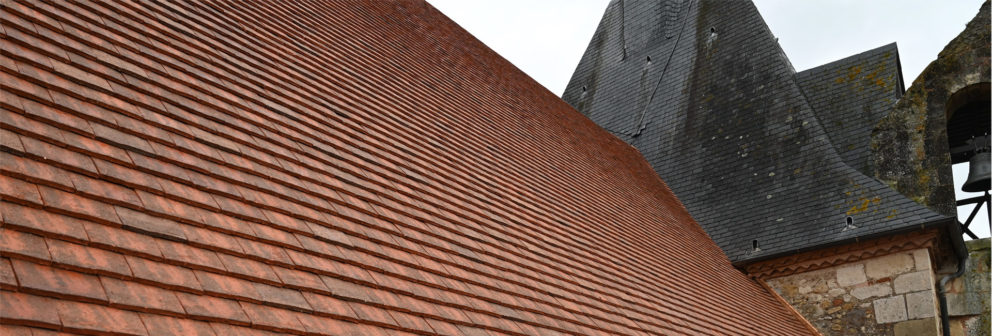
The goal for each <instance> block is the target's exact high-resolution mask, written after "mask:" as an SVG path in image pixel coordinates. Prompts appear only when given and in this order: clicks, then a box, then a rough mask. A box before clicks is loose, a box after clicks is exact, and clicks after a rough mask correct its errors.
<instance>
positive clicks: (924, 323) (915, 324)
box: [892, 318, 940, 336]
mask: <svg viewBox="0 0 992 336" xmlns="http://www.w3.org/2000/svg"><path fill="white" fill-rule="evenodd" d="M892 331H893V332H894V333H895V336H938V335H940V334H939V333H938V331H937V319H933V318H928V319H922V320H910V321H905V322H899V323H896V325H895V327H894V328H892Z"/></svg>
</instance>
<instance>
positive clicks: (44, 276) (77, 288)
mask: <svg viewBox="0 0 992 336" xmlns="http://www.w3.org/2000/svg"><path fill="white" fill-rule="evenodd" d="M11 264H12V265H13V267H14V274H16V275H17V281H18V283H19V284H20V286H21V288H23V289H25V290H29V291H36V292H41V293H44V294H47V295H52V296H56V297H63V298H77V299H80V300H87V301H93V302H107V295H106V293H104V290H103V286H102V285H101V284H100V278H99V277H97V276H94V275H89V274H84V273H79V272H73V271H68V270H63V269H58V268H53V267H49V266H44V265H39V264H35V263H33V262H30V261H23V260H20V259H13V260H11Z"/></svg>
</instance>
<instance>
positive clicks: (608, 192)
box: [0, 0, 811, 335]
mask: <svg viewBox="0 0 992 336" xmlns="http://www.w3.org/2000/svg"><path fill="white" fill-rule="evenodd" d="M3 4H4V5H3V6H2V7H0V10H2V12H3V13H2V15H3V18H4V20H3V23H2V26H0V27H2V31H3V34H4V37H3V40H2V43H3V45H2V56H0V70H2V71H0V84H2V89H3V92H2V93H3V94H2V95H0V112H2V116H3V117H2V120H3V123H2V137H0V139H2V143H0V144H2V159H0V171H2V173H3V174H2V176H0V191H2V197H3V202H2V205H0V213H2V218H3V222H2V224H3V226H2V228H0V288H2V299H0V322H2V325H0V334H11V333H12V334H24V333H29V332H32V331H33V332H34V333H35V334H40V333H41V332H43V331H52V330H59V331H64V332H68V333H80V334H82V333H85V334H101V333H113V334H123V335H146V334H148V335H164V334H183V335H186V334H191V335H192V334H197V335H269V334H274V333H288V334H307V335H380V334H381V335H386V334H388V335H405V334H423V335H434V334H443V335H462V334H465V335H558V334H576V335H578V334H582V335H588V334H628V335H646V334H652V335H660V334H692V335H717V334H721V335H722V334H735V335H745V334H755V335H798V334H811V331H810V330H809V329H806V324H805V323H804V321H803V320H802V318H801V317H799V316H798V314H795V313H794V311H792V310H791V309H790V308H788V307H787V306H786V305H785V304H784V302H781V301H779V300H777V299H776V297H775V296H774V294H772V293H770V292H769V291H767V290H766V289H764V288H763V287H762V286H760V285H759V284H757V283H756V282H754V281H752V280H751V279H749V278H747V277H746V276H745V275H744V274H742V273H741V272H739V271H737V270H736V269H734V268H733V267H732V265H731V264H730V262H729V261H728V260H727V259H726V257H725V256H724V255H723V254H722V253H721V252H720V250H719V248H718V247H717V246H716V245H715V244H714V243H713V242H712V241H711V240H710V239H708V238H707V236H706V234H705V233H704V232H703V231H702V230H701V229H700V228H699V226H698V225H697V224H696V223H695V222H694V221H693V220H692V219H691V218H690V216H689V215H688V213H687V212H686V211H685V208H683V207H682V206H681V204H680V203H679V202H678V200H677V199H676V198H675V197H674V196H673V195H672V193H671V191H670V190H669V189H668V188H667V187H666V186H665V184H664V183H663V182H662V181H661V180H660V179H659V178H658V177H657V175H656V174H654V172H653V171H652V170H651V168H650V166H649V165H648V164H647V162H645V161H644V159H643V158H642V157H641V156H640V155H639V154H638V153H637V152H636V151H635V150H634V149H633V148H631V147H629V146H628V145H627V144H625V143H623V142H622V141H620V140H619V139H617V138H615V137H613V136H611V135H610V134H608V133H607V132H605V131H603V130H602V129H600V128H599V127H598V126H596V125H595V124H594V123H592V122H591V121H589V120H588V119H586V118H583V117H582V116H581V115H580V114H579V113H577V112H576V111H575V110H573V109H572V108H571V107H569V106H568V104H566V103H564V102H563V101H562V100H561V99H559V98H557V97H555V96H554V95H553V94H552V93H550V92H548V91H547V90H546V89H544V88H543V87H541V86H540V85H539V84H538V83H536V82H534V81H533V80H532V79H530V78H528V77H527V76H525V75H524V74H523V73H522V72H521V71H519V70H518V69H516V68H515V67H513V66H512V65H511V64H510V63H509V62H507V61H506V60H504V59H502V58H501V57H499V56H498V55H497V54H496V53H494V52H493V51H492V50H490V49H488V48H486V47H485V46H484V45H483V44H482V43H481V42H479V41H478V40H476V39H474V38H473V37H472V36H470V35H469V34H468V33H467V32H465V31H464V30H462V29H461V28H460V27H458V26H457V25H456V24H454V23H453V22H452V21H451V20H449V19H448V18H446V17H445V16H443V15H442V14H440V13H439V12H438V11H436V10H435V9H433V8H432V7H430V6H429V5H427V4H426V3H422V2H386V1H365V2H355V1H349V2H341V1H329V2H322V3H315V2H293V3H289V2H272V3H267V2H252V3H251V4H248V3H244V2H228V1H191V2H175V3H174V2H167V1H166V2H151V1H139V2H129V1H118V0H114V1H107V2H93V3H91V2H68V1H53V2H34V1H4V2H3Z"/></svg>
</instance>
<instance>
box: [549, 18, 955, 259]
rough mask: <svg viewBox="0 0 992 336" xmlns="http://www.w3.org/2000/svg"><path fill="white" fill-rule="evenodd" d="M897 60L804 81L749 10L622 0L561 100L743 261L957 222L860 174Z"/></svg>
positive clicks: (875, 57)
mask: <svg viewBox="0 0 992 336" xmlns="http://www.w3.org/2000/svg"><path fill="white" fill-rule="evenodd" d="M672 15H675V16H676V17H678V19H677V20H673V19H672ZM670 29H674V30H675V31H676V33H674V34H669V33H668V31H669V30H670ZM890 51H894V46H891V47H889V46H887V47H883V48H882V49H877V50H873V51H869V52H866V53H864V54H862V55H859V56H856V57H854V58H851V59H845V60H842V61H838V62H836V63H832V64H828V65H825V66H823V67H820V68H816V69H811V70H809V71H806V72H803V73H801V74H798V75H797V74H796V73H795V70H794V69H793V67H792V65H791V64H790V63H789V61H788V58H787V57H786V56H785V54H784V52H783V51H782V49H781V47H780V46H779V45H778V43H777V40H776V39H775V38H774V36H773V35H772V33H771V32H770V31H769V29H768V27H767V26H766V25H765V23H764V21H763V20H762V19H761V16H760V15H759V13H758V11H757V9H756V8H755V6H754V4H753V3H751V2H750V1H691V0H684V1H683V0H667V1H636V0H631V1H613V2H611V3H610V5H609V6H608V8H607V10H606V13H605V14H604V16H603V19H602V21H601V22H600V25H599V27H598V29H597V30H596V33H595V34H594V36H593V37H592V40H591V42H590V43H589V47H588V49H586V51H585V54H584V55H583V57H582V59H581V61H580V63H579V65H578V66H577V68H576V70H575V73H574V74H573V76H572V79H571V80H570V82H569V84H568V86H567V88H566V90H565V93H564V95H563V98H564V100H565V101H567V102H569V103H570V104H571V105H572V106H574V107H575V108H576V109H577V110H579V111H580V112H582V113H583V114H585V115H586V116H588V117H589V118H591V119H592V120H593V121H595V122H596V123H597V124H599V125H601V126H603V127H604V128H605V129H607V130H609V131H610V132H612V133H613V134H615V135H617V136H618V137H620V138H622V139H624V140H625V141H627V142H628V143H630V144H631V145H633V146H634V147H636V148H637V149H638V150H639V151H640V152H641V153H642V154H643V155H644V156H645V158H646V159H647V160H648V162H650V163H651V165H652V167H653V168H654V169H655V171H656V172H657V173H658V174H659V175H660V176H661V178H662V179H663V180H664V181H665V182H666V183H667V184H668V186H670V187H671V188H672V190H673V191H674V192H675V194H676V195H677V196H678V197H679V199H680V200H681V201H682V202H683V204H685V206H686V208H687V209H688V210H689V213H691V214H692V216H693V217H694V218H695V219H696V220H697V221H698V222H699V223H700V224H701V225H702V226H703V228H704V229H705V230H706V232H707V233H708V234H709V235H710V237H712V238H713V240H715V241H716V242H717V244H718V245H719V246H720V247H721V248H722V249H723V251H724V252H726V254H727V256H728V257H729V258H730V259H731V260H732V261H733V262H735V263H737V264H746V263H747V262H750V261H755V260H760V259H765V258H770V257H774V256H780V255H785V254H789V253H794V252H797V251H801V250H808V249H812V248H817V247H823V246H828V245H831V244H837V243H842V242H847V241H852V240H854V239H856V238H868V237H874V236H878V235H881V234H886V233H892V232H899V231H903V230H911V229H914V228H919V227H920V226H923V225H938V224H939V225H943V224H944V223H945V222H948V221H950V220H951V219H949V218H947V217H944V216H942V215H939V214H937V213H935V212H933V211H931V210H929V209H927V208H926V207H923V206H921V205H919V204H917V203H916V202H914V201H912V200H910V199H908V198H906V197H904V196H902V195H901V194H899V193H898V192H896V191H895V190H893V189H891V188H889V187H888V186H886V185H885V184H882V183H880V182H879V181H878V180H876V179H874V178H872V177H869V176H867V175H865V174H864V173H862V170H859V169H868V168H866V167H864V166H865V164H864V162H865V161H866V158H865V155H866V153H867V150H868V149H867V147H869V142H868V139H869V136H870V131H871V127H872V126H873V124H865V123H864V119H875V118H878V117H879V114H880V113H885V108H886V107H887V106H891V103H893V102H894V99H895V98H898V92H901V90H902V85H901V83H898V81H899V79H898V78H899V76H898V64H897V63H896V64H893V62H897V60H896V57H897V55H894V54H893V55H889V56H888V57H886V56H885V55H886V53H888V52H890ZM879 53H881V54H880V55H879ZM862 63H864V65H863V68H862V70H861V71H860V72H856V73H855V74H854V76H853V77H851V78H848V77H847V76H848V75H849V74H848V73H840V74H838V73H837V71H838V70H839V69H843V68H844V67H848V68H849V67H850V66H862V65H861V64H862ZM869 75H872V78H868V76H869ZM838 78H844V83H837V82H833V83H832V84H831V82H830V81H831V80H834V81H836V80H837V79H838ZM875 81H883V82H884V83H882V85H876V84H875ZM865 83H870V84H872V85H875V87H867V84H865ZM852 89H853V90H854V92H850V91H851V90H852ZM859 90H860V91H859ZM896 90H899V91H898V92H897V91H896ZM887 100H890V101H887ZM847 119H851V120H847ZM859 119H860V120H859ZM838 121H848V122H844V123H843V124H840V123H838ZM827 123H829V124H830V126H825V124H827ZM834 137H836V138H838V139H836V140H835V139H834ZM848 146H853V148H854V149H853V150H847V148H848ZM838 148H843V150H838ZM839 152H840V153H839ZM855 166H859V167H858V168H857V169H856V168H855ZM848 217H850V218H851V219H852V220H853V226H849V225H848V223H847V219H848ZM755 247H756V248H755Z"/></svg>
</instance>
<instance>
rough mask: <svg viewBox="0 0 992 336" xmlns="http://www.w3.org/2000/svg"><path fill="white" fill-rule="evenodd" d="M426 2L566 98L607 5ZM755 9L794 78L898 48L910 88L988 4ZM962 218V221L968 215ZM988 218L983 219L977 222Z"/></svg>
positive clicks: (883, 2)
mask: <svg viewBox="0 0 992 336" xmlns="http://www.w3.org/2000/svg"><path fill="white" fill-rule="evenodd" d="M725 1H741V0H725ZM428 2H430V3H431V4H432V5H434V7H436V8H438V9H439V10H441V12H443V13H444V14H445V15H447V16H448V17H450V18H451V19H453V20H454V21H455V22H457V23H458V24H459V25H461V26H462V27H463V28H465V29H466V30H468V31H469V32H471V33H472V34H473V35H475V37H476V38H478V39H479V40H481V41H482V42H484V43H485V44H486V45H488V46H489V47H490V48H492V49H493V50H495V51H496V52H498V53H499V54H500V55H502V56H503V57H504V58H506V59H508V60H509V61H510V62H513V64H514V65H516V66H517V67H519V68H520V69H521V70H523V71H524V72H526V73H527V74H528V75H530V76H531V77H533V78H534V79H535V80H537V81H538V82H539V83H541V84H542V85H544V87H546V88H548V89H549V90H551V92H554V93H555V94H556V95H559V96H561V93H562V92H563V91H564V90H565V85H566V84H568V80H569V78H571V76H572V71H574V70H575V66H576V65H578V63H579V58H581V57H582V53H583V52H584V51H585V49H586V46H587V45H588V44H589V40H590V39H591V38H592V34H593V32H595V30H596V26H597V25H598V24H599V19H600V18H601V17H602V15H603V12H604V11H605V10H606V5H607V4H608V3H609V0H538V1H534V0H470V1H466V0H428ZM755 4H756V5H757V6H758V10H759V11H760V12H761V16H762V17H763V18H764V19H765V22H766V23H767V24H768V26H769V27H770V28H771V31H772V33H773V34H775V36H776V37H778V38H779V43H780V44H781V45H782V48H784V49H785V53H786V54H787V55H788V56H789V60H790V61H791V62H792V65H793V66H795V68H796V71H802V70H806V69H809V68H812V67H816V66H818V65H821V64H825V63H829V62H831V61H834V60H838V59H841V58H844V57H847V56H850V55H853V54H856V53H860V52H862V51H865V50H869V49H872V48H876V47H880V46H883V45H885V44H888V43H891V42H896V43H897V44H898V46H899V57H900V61H901V63H902V71H903V77H904V81H905V83H906V87H909V86H910V84H911V83H912V81H913V80H914V79H916V76H918V75H919V74H920V72H921V71H923V69H924V68H925V67H926V66H927V65H928V64H929V63H930V62H931V61H933V60H934V59H936V58H937V53H939V52H940V50H941V49H943V48H944V46H945V45H947V43H948V42H950V41H951V39H953V38H954V37H955V36H957V35H958V34H959V33H961V31H962V30H963V29H964V27H965V24H967V23H968V21H970V20H971V19H972V18H973V17H974V16H975V14H977V13H978V8H979V7H981V5H982V0H940V1H936V0H801V1H800V0H756V1H755ZM954 168H955V182H956V184H957V185H958V188H957V189H958V190H959V196H958V197H959V198H961V197H962V196H961V194H960V184H961V181H963V180H964V179H965V178H966V175H967V169H968V168H967V166H966V165H957V166H955V167H954ZM975 195H979V194H975ZM959 212H963V214H962V215H961V217H962V221H963V220H964V218H967V214H968V212H970V208H968V209H964V208H962V209H959ZM983 216H984V212H983V213H982V214H981V215H979V216H978V217H983ZM971 228H972V230H973V231H975V232H976V233H978V234H979V236H981V237H988V236H989V226H988V222H987V221H986V220H982V221H981V222H976V223H974V224H972V225H971Z"/></svg>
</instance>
